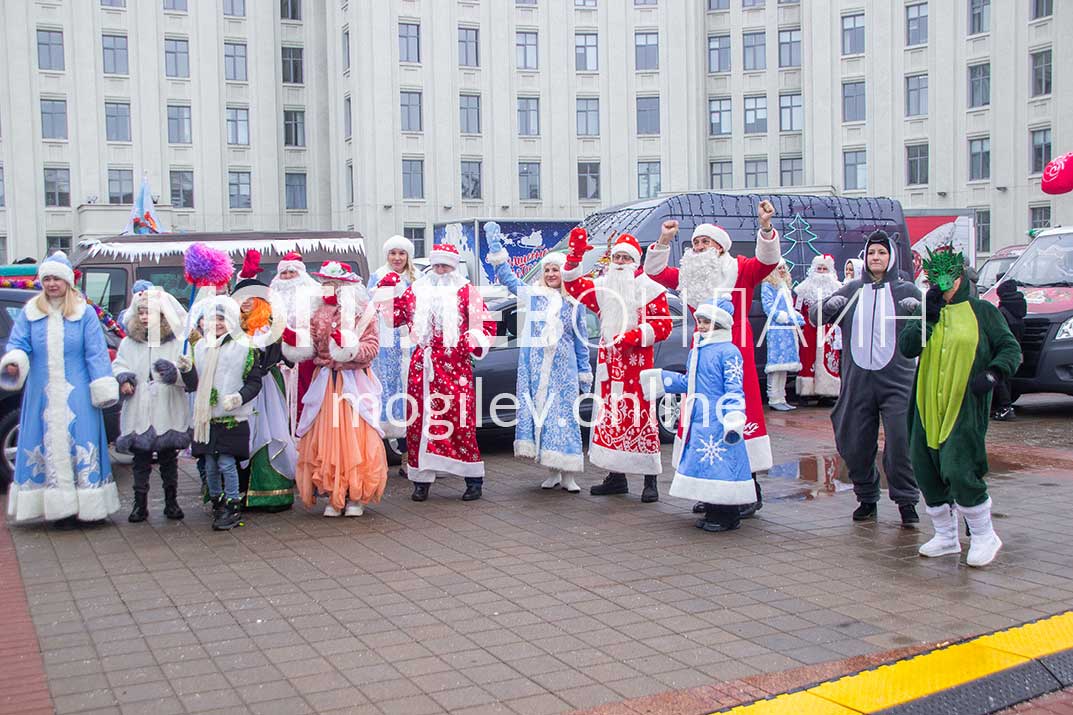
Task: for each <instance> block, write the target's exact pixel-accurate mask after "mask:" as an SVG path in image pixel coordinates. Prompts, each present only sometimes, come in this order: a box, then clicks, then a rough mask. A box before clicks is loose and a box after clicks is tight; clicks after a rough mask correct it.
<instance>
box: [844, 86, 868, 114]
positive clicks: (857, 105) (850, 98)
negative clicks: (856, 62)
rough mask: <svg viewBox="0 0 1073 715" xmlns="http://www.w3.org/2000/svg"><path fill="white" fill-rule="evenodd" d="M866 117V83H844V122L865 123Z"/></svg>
mask: <svg viewBox="0 0 1073 715" xmlns="http://www.w3.org/2000/svg"><path fill="white" fill-rule="evenodd" d="M864 117H865V98H864V82H843V83H842V121H843V122H863V121H864Z"/></svg>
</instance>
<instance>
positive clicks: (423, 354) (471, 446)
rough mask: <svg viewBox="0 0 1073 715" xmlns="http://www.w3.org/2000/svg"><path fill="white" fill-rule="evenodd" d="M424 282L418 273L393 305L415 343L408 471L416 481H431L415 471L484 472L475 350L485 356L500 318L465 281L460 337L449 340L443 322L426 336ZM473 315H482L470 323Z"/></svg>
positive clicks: (409, 386)
mask: <svg viewBox="0 0 1073 715" xmlns="http://www.w3.org/2000/svg"><path fill="white" fill-rule="evenodd" d="M422 287H423V286H422V281H421V280H420V279H419V280H418V281H417V282H416V283H415V284H414V285H412V286H410V287H409V288H407V289H406V291H405V292H404V293H403V294H402V295H401V296H399V297H398V298H396V299H395V306H394V307H395V311H394V321H395V327H397V328H398V327H401V326H403V325H405V326H407V327H408V328H409V330H410V340H411V341H412V342H414V343H415V344H414V346H413V353H412V354H411V356H410V372H409V375H408V378H407V383H406V391H407V394H408V395H409V399H408V400H407V402H408V408H407V420H408V424H407V428H406V444H407V445H408V450H407V462H408V463H409V466H410V469H411V471H410V475H409V476H410V478H411V479H412V480H414V481H427V480H424V479H421V478H419V477H420V475H419V474H417V473H415V471H416V472H418V473H419V472H423V471H427V472H446V473H447V474H454V475H457V476H460V477H470V478H476V477H484V461H482V459H481V452H480V449H479V448H478V447H477V399H476V391H475V389H474V385H473V366H472V363H471V362H470V356H471V355H472V356H473V357H475V358H477V359H478V360H480V359H482V358H484V357H485V356H486V355H487V354H488V349H489V348H490V347H491V344H492V338H493V337H494V336H495V330H496V324H495V321H494V320H487V319H484V316H487V315H488V311H487V309H486V308H485V305H484V301H483V300H482V299H481V296H480V293H478V291H477V289H476V288H475V287H474V286H472V285H470V284H469V283H465V284H464V285H462V287H460V288H459V289H458V291H457V293H456V297H457V301H458V304H457V315H458V321H459V322H458V336H459V337H458V340H457V341H456V342H455V344H454V345H453V346H451V345H449V344H448V342H449V341H446V340H445V339H444V334H443V330H442V329H441V328H439V327H437V328H435V329H434V330H432V331H431V333H430V334H429V335H427V336H422V335H421V332H422V329H421V326H416V327H417V329H415V317H418V316H415V314H416V313H417V312H418V310H417V308H418V306H417V296H416V295H415V292H414V291H415V289H416V290H418V291H420V290H422ZM471 315H472V316H474V317H476V316H481V319H479V320H476V321H475V324H471V322H470V318H471ZM471 325H472V331H471Z"/></svg>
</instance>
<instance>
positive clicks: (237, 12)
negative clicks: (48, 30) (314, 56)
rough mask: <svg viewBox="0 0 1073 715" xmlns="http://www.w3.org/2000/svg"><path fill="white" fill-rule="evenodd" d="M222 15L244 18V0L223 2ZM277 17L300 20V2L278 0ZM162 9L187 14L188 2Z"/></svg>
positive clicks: (122, 0)
mask: <svg viewBox="0 0 1073 715" xmlns="http://www.w3.org/2000/svg"><path fill="white" fill-rule="evenodd" d="M223 3H224V7H223V11H224V15H226V16H228V17H245V16H246V0H223ZM126 6H127V0H101V7H126ZM279 6H280V9H279V15H280V18H281V19H283V20H301V19H302V0H280V3H279ZM164 9H165V10H167V11H168V12H189V10H190V6H189V0H164Z"/></svg>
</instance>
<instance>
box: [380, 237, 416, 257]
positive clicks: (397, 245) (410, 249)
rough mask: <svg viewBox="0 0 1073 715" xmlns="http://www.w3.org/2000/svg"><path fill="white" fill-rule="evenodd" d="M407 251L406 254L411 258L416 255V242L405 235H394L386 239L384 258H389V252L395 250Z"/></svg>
mask: <svg viewBox="0 0 1073 715" xmlns="http://www.w3.org/2000/svg"><path fill="white" fill-rule="evenodd" d="M396 249H398V250H401V251H406V255H407V256H409V257H410V258H413V257H414V242H413V241H411V240H410V239H408V238H406V237H404V236H392V237H391V238H389V239H388V240H386V241H384V259H385V260H387V254H389V253H391V251H393V250H396Z"/></svg>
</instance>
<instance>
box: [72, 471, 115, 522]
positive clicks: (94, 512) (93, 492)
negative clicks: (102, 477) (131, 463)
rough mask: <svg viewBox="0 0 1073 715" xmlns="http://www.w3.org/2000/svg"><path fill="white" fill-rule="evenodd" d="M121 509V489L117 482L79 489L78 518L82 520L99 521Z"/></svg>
mask: <svg viewBox="0 0 1073 715" xmlns="http://www.w3.org/2000/svg"><path fill="white" fill-rule="evenodd" d="M117 511H119V490H117V489H116V485H115V482H113V481H111V480H110V479H109V480H108V482H107V483H105V484H102V485H101V486H99V487H93V488H91V489H79V490H78V518H79V520H80V521H99V520H101V519H106V518H108V515H109V514H114V513H115V512H117Z"/></svg>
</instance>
